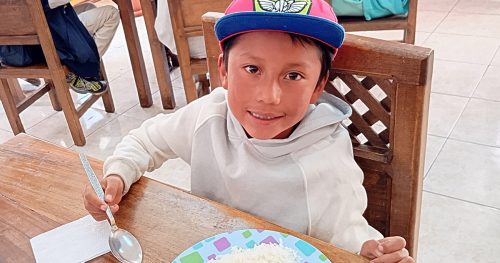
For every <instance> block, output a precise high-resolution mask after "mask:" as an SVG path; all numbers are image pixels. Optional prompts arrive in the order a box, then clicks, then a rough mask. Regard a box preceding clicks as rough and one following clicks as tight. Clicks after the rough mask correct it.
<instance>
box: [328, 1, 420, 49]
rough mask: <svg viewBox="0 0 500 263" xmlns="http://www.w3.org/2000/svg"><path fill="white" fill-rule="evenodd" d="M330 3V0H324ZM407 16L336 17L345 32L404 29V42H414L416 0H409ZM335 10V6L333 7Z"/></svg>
mask: <svg viewBox="0 0 500 263" xmlns="http://www.w3.org/2000/svg"><path fill="white" fill-rule="evenodd" d="M325 1H327V2H328V3H330V4H331V0H325ZM409 1H410V3H409V7H408V15H407V16H399V15H394V16H388V17H382V18H377V19H373V20H370V21H366V20H365V18H364V17H338V19H339V23H340V24H342V26H344V28H345V30H346V31H347V32H354V31H376V30H398V29H402V30H404V35H403V41H402V42H404V43H408V44H414V43H415V28H416V24H417V0H409ZM334 10H335V8H334Z"/></svg>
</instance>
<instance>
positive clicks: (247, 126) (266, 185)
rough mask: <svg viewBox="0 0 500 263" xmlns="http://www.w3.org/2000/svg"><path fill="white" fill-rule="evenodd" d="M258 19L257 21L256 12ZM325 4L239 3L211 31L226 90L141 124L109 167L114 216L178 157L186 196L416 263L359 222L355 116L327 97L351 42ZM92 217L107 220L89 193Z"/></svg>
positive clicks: (361, 198) (381, 258)
mask: <svg viewBox="0 0 500 263" xmlns="http://www.w3.org/2000/svg"><path fill="white" fill-rule="evenodd" d="M259 10H260V11H259ZM336 21H337V20H336V17H335V14H334V13H333V10H332V9H331V7H330V6H329V5H328V4H326V3H325V2H324V1H322V0H317V1H316V0H295V1H293V0H292V1H283V0H278V1H270V0H255V1H251V0H235V1H233V3H232V4H231V5H230V6H229V8H228V9H227V11H226V16H224V17H222V18H221V19H220V20H219V22H218V23H217V25H216V28H215V30H216V34H217V37H218V38H219V40H220V43H221V47H222V49H223V54H222V55H221V57H220V58H219V72H220V75H221V80H222V83H223V88H217V89H215V90H214V91H213V92H212V93H211V94H209V95H207V96H205V97H203V98H200V99H198V100H196V101H194V102H192V103H191V104H189V105H187V106H186V107H183V108H181V109H179V110H178V111H176V112H175V113H172V114H161V115H158V116H156V117H154V118H152V119H150V120H147V121H145V122H144V123H143V124H142V126H141V127H140V128H138V129H136V130H133V131H131V132H130V134H129V135H127V136H125V137H124V139H123V141H122V142H121V143H120V144H118V146H117V148H116V150H115V152H114V154H113V156H111V157H109V158H108V159H107V160H106V162H105V164H104V174H105V179H104V180H103V181H102V184H103V187H104V189H105V192H106V203H107V204H109V205H111V208H112V210H113V211H117V210H118V205H117V204H118V203H119V201H120V200H121V197H122V194H125V193H126V192H127V191H128V190H129V188H130V186H131V185H132V183H134V182H135V181H137V180H139V178H140V177H141V176H142V174H143V173H144V172H145V171H152V170H154V169H156V168H158V167H160V166H161V165H162V164H163V163H164V162H165V161H166V160H168V159H171V158H177V157H180V158H181V159H183V160H184V161H186V162H188V163H189V164H190V165H191V191H192V193H194V194H196V195H199V196H203V197H206V198H209V199H212V200H215V201H218V202H221V203H224V204H227V205H230V206H232V207H235V208H237V209H240V210H243V211H247V212H249V213H252V214H255V215H257V216H260V217H262V218H264V219H266V220H268V221H271V222H273V223H276V224H279V225H282V226H284V227H287V228H290V229H293V230H295V231H299V232H302V233H306V234H308V235H311V236H314V237H316V238H319V239H322V240H324V241H326V242H331V243H333V244H335V245H336V246H339V247H342V248H345V249H347V250H350V251H352V252H360V254H361V255H363V256H366V257H368V258H370V259H374V260H373V262H414V261H413V259H412V258H411V257H409V256H408V251H407V250H406V249H405V248H404V246H405V241H404V239H402V238H400V237H389V238H384V239H382V235H381V234H380V233H378V232H377V231H376V230H375V229H373V228H372V227H370V226H369V225H368V223H367V222H366V220H365V218H364V217H363V212H364V210H365V209H366V206H367V197H366V192H365V189H364V188H363V186H362V181H363V173H362V171H361V169H360V168H359V166H358V165H357V164H356V163H355V161H354V156H353V152H352V145H351V140H350V137H349V134H348V132H347V130H346V129H345V128H344V127H343V126H342V125H341V122H342V120H344V119H346V118H348V117H349V115H350V114H351V108H350V107H349V105H348V104H346V103H345V102H344V101H342V100H340V99H338V98H336V97H334V96H332V95H330V94H327V93H324V92H323V89H324V86H325V83H326V81H327V79H328V69H329V68H330V63H331V61H332V57H333V55H334V54H335V52H336V50H337V48H339V47H340V45H341V44H342V41H343V39H344V30H343V28H342V27H341V26H340V25H339V24H337V23H336ZM84 198H85V206H86V208H87V210H88V211H89V212H90V213H91V214H92V215H93V216H94V217H95V218H96V219H98V220H102V219H104V218H105V215H104V213H103V210H104V209H105V208H106V203H104V202H102V201H100V200H99V199H97V197H95V194H94V193H93V191H92V190H91V188H89V187H87V189H86V190H85V193H84Z"/></svg>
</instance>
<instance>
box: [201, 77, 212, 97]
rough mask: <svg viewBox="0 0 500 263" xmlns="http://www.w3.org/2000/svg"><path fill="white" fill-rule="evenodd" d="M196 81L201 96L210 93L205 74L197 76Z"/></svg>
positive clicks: (208, 82)
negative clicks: (198, 84) (199, 84)
mask: <svg viewBox="0 0 500 263" xmlns="http://www.w3.org/2000/svg"><path fill="white" fill-rule="evenodd" d="M198 81H200V83H201V93H202V94H203V95H207V94H208V93H210V81H209V80H208V78H207V74H199V75H198Z"/></svg>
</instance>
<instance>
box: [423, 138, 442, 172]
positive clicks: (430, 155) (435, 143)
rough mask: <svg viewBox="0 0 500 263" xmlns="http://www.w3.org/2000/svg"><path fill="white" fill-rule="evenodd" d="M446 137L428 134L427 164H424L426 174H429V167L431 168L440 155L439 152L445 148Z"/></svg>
mask: <svg viewBox="0 0 500 263" xmlns="http://www.w3.org/2000/svg"><path fill="white" fill-rule="evenodd" d="M445 141H446V138H443V137H437V136H432V135H428V136H427V145H426V147H425V165H424V175H426V176H427V174H428V172H429V169H430V168H431V166H432V164H433V163H434V160H436V157H437V156H438V154H439V152H440V151H441V149H442V148H443V145H444V142H445Z"/></svg>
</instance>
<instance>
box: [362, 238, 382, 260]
mask: <svg viewBox="0 0 500 263" xmlns="http://www.w3.org/2000/svg"><path fill="white" fill-rule="evenodd" d="M359 254H360V255H362V256H364V257H367V258H369V259H373V258H377V257H380V256H382V255H383V253H382V252H381V251H380V250H379V242H378V241H377V240H368V241H366V242H365V243H363V246H362V247H361V251H360V253H359Z"/></svg>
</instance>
